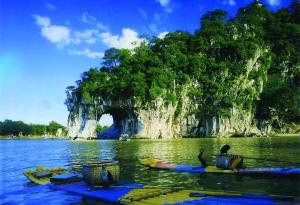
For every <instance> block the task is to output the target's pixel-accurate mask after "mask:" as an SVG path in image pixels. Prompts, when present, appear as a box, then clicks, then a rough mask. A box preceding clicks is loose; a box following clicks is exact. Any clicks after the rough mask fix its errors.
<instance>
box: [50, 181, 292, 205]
mask: <svg viewBox="0 0 300 205" xmlns="http://www.w3.org/2000/svg"><path fill="white" fill-rule="evenodd" d="M49 187H50V188H51V189H53V190H62V191H66V192H69V193H72V194H75V195H80V196H83V197H86V198H88V199H90V200H93V199H95V200H102V201H107V202H109V203H120V204H182V205H183V204H219V205H220V204H222V205H229V204H231V205H232V204H283V203H285V202H288V203H290V202H292V203H293V202H294V201H296V199H295V198H294V197H291V196H278V195H265V194H251V193H238V192H222V191H219V192H218V191H204V190H197V189H183V188H160V187H146V186H144V185H142V184H133V183H123V184H115V185H113V186H111V187H110V188H109V189H107V188H103V187H101V186H99V187H97V186H96V187H95V186H91V185H89V184H87V183H85V182H84V181H81V182H75V183H68V184H60V185H57V184H50V185H49ZM295 203H296V202H295Z"/></svg>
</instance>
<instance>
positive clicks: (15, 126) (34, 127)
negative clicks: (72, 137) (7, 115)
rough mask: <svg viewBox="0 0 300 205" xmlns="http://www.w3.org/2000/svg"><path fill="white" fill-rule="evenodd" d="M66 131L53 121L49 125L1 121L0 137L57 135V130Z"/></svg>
mask: <svg viewBox="0 0 300 205" xmlns="http://www.w3.org/2000/svg"><path fill="white" fill-rule="evenodd" d="M58 129H62V130H65V127H64V126H63V125H60V124H59V123H57V122H54V121H51V122H50V123H49V124H48V125H40V124H26V123H24V122H22V121H12V120H4V121H3V122H1V121H0V135H4V136H5V135H14V136H18V135H44V134H49V135H56V133H57V130H58Z"/></svg>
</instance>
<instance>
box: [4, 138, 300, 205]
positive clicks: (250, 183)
mask: <svg viewBox="0 0 300 205" xmlns="http://www.w3.org/2000/svg"><path fill="white" fill-rule="evenodd" d="M224 144H230V145H231V150H230V153H232V154H241V155H243V156H247V157H254V158H267V159H273V160H274V161H259V160H253V159H246V160H244V165H245V166H247V167H295V165H293V164H290V163H286V162H276V161H275V160H280V161H289V162H297V163H300V149H299V148H300V137H266V138H195V139H178V140H152V141H150V140H131V141H129V142H122V141H117V140H99V141H69V140H51V139H36V140H0V161H1V164H0V173H1V175H0V204H84V200H82V198H81V197H80V196H76V195H73V194H69V193H65V192H63V191H53V190H50V189H49V188H48V187H47V186H41V185H35V184H33V183H29V181H28V179H27V178H26V177H25V176H24V175H23V174H22V173H23V170H25V169H34V168H35V166H36V165H42V166H44V167H57V166H62V167H65V168H67V169H69V170H73V171H78V172H80V170H81V169H80V166H81V165H82V164H84V163H87V162H95V161H99V160H117V161H119V163H120V168H121V171H120V172H121V173H120V174H121V180H126V181H131V182H135V183H142V184H145V185H149V186H162V187H166V186H169V187H170V186H172V187H186V188H200V189H206V190H224V191H239V192H251V193H266V194H280V195H293V196H300V179H299V178H298V179H295V178H279V177H268V178H262V177H259V178H258V177H247V176H242V177H241V176H234V175H216V174H201V175H196V174H188V173H174V172H169V171H157V170H149V169H147V168H145V167H143V166H141V165H140V164H139V159H143V158H157V159H162V160H164V161H166V162H171V163H176V164H192V165H199V162H198V160H197V155H198V153H199V149H200V147H203V148H204V149H205V153H204V156H205V158H206V159H207V161H208V164H214V158H213V155H214V154H216V153H218V150H219V149H220V147H222V146H223V145H224ZM298 166H299V164H298Z"/></svg>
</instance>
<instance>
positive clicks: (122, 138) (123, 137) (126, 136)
mask: <svg viewBox="0 0 300 205" xmlns="http://www.w3.org/2000/svg"><path fill="white" fill-rule="evenodd" d="M119 140H120V141H130V138H129V135H128V134H126V133H123V134H121V135H120V137H119Z"/></svg>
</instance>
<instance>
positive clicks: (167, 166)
mask: <svg viewBox="0 0 300 205" xmlns="http://www.w3.org/2000/svg"><path fill="white" fill-rule="evenodd" d="M140 163H141V164H142V165H144V166H146V167H149V168H153V169H163V170H170V171H175V172H189V173H195V174H198V173H216V174H217V173H220V174H241V175H254V176H255V175H258V176H259V175H264V176H268V175H270V176H272V175H276V176H300V168H297V167H291V168H279V167H265V168H241V169H233V170H230V169H222V168H218V167H215V166H207V167H201V166H194V165H177V164H171V163H166V162H164V161H162V160H159V159H143V160H140Z"/></svg>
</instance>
